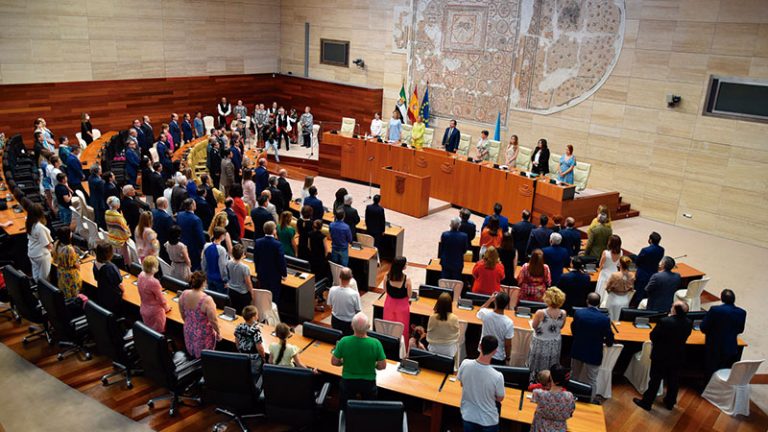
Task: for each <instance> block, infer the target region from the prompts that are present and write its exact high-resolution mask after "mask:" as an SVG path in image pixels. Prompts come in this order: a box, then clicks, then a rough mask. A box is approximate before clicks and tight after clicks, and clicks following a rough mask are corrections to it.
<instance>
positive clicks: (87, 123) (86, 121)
mask: <svg viewBox="0 0 768 432" xmlns="http://www.w3.org/2000/svg"><path fill="white" fill-rule="evenodd" d="M80 138H82V139H83V141H85V145H88V144H90V143H92V142H93V126H91V116H90V115H88V113H83V114H82V115H81V116H80Z"/></svg>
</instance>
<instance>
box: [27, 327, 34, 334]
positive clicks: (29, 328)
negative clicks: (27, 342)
mask: <svg viewBox="0 0 768 432" xmlns="http://www.w3.org/2000/svg"><path fill="white" fill-rule="evenodd" d="M34 332H35V328H34V327H28V328H27V333H34Z"/></svg>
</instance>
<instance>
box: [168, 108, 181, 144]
mask: <svg viewBox="0 0 768 432" xmlns="http://www.w3.org/2000/svg"><path fill="white" fill-rule="evenodd" d="M168 131H169V132H170V133H171V137H173V145H175V146H176V148H179V147H181V145H182V144H183V143H182V142H181V128H180V127H179V115H178V114H176V113H173V114H171V122H170V123H168Z"/></svg>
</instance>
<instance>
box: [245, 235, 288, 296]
mask: <svg viewBox="0 0 768 432" xmlns="http://www.w3.org/2000/svg"><path fill="white" fill-rule="evenodd" d="M253 263H254V265H255V266H256V274H257V275H258V278H259V287H260V288H261V289H268V290H270V291H274V290H279V289H280V286H281V280H282V278H283V277H285V276H288V269H287V268H286V265H285V253H284V252H283V245H282V244H281V243H280V241H279V240H277V239H276V238H274V237H272V236H269V237H262V238H260V239H258V240H256V242H255V243H254V245H253Z"/></svg>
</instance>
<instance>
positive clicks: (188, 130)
mask: <svg viewBox="0 0 768 432" xmlns="http://www.w3.org/2000/svg"><path fill="white" fill-rule="evenodd" d="M181 132H182V137H183V138H184V142H189V141H192V140H193V139H194V137H195V134H194V133H193V132H192V123H191V122H190V121H189V114H184V121H182V122H181Z"/></svg>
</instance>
